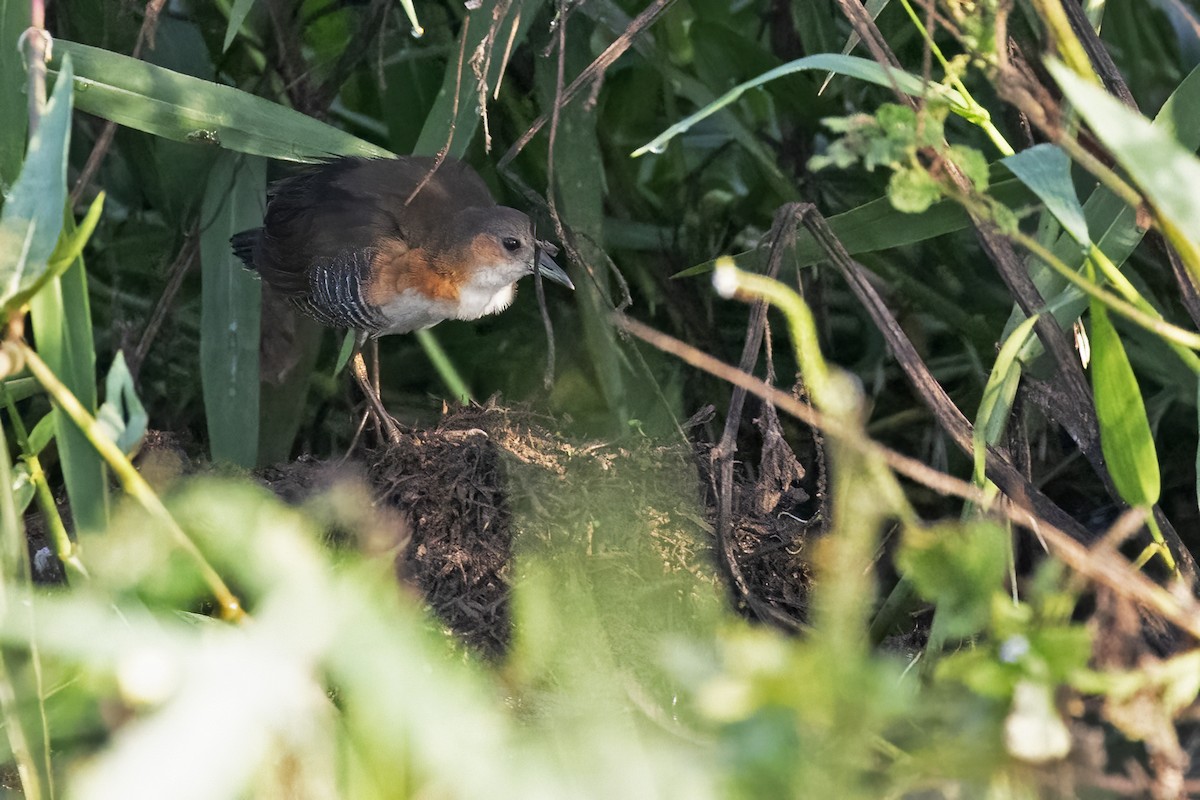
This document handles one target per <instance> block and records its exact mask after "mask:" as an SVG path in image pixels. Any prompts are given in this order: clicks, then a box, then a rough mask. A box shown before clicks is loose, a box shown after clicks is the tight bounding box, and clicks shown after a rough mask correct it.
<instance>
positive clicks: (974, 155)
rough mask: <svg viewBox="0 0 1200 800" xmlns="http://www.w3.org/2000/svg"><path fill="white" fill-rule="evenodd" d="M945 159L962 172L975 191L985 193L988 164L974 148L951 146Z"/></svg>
mask: <svg viewBox="0 0 1200 800" xmlns="http://www.w3.org/2000/svg"><path fill="white" fill-rule="evenodd" d="M946 157H947V158H948V159H949V160H950V161H952V162H954V164H955V165H957V166H958V168H959V169H961V170H962V171H963V174H964V175H966V176H967V179H968V180H970V181H971V186H972V187H973V188H974V189H975V191H977V192H986V191H987V187H988V163H987V158H986V157H985V156H984V155H983V153H981V152H979V151H978V150H976V149H975V148H974V147H966V146H964V145H959V144H952V145H950V147H949V148H947V150H946Z"/></svg>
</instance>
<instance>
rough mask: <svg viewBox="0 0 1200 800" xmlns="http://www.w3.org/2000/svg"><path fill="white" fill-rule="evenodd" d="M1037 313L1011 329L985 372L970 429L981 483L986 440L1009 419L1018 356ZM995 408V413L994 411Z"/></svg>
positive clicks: (993, 437) (1018, 374) (992, 439)
mask: <svg viewBox="0 0 1200 800" xmlns="http://www.w3.org/2000/svg"><path fill="white" fill-rule="evenodd" d="M1037 320H1038V315H1037V314H1034V315H1033V316H1032V317H1030V318H1029V319H1027V320H1025V321H1024V322H1022V323H1021V324H1020V326H1018V327H1017V329H1016V330H1014V331H1013V332H1012V333H1011V334H1010V335H1009V337H1008V338H1007V339H1005V340H1004V346H1002V347H1001V348H1000V353H999V354H998V355H997V356H996V363H995V364H994V365H993V366H992V371H991V373H990V374H989V375H988V380H987V386H985V387H984V389H983V399H982V400H980V402H979V413H978V414H976V416H975V428H974V430H973V431H972V432H971V446H972V449H973V450H974V457H975V474H974V476H973V480H974V481H975V483H976V484H977V485H979V486H982V485H983V484H984V482H985V481H986V479H987V476H986V473H985V470H984V467H985V464H986V458H987V447H986V445H988V444H995V443H996V440H997V439H998V438H999V437H1000V434H1001V432H1003V430H1004V426H1005V424H1006V423H1007V422H1008V412H1009V409H1011V408H1012V402H1013V398H1014V397H1015V396H1016V394H1017V384H1018V383H1019V382H1020V379H1021V364H1020V362H1019V361H1017V356H1018V354H1019V353H1020V352H1021V349H1022V348H1023V347H1024V346H1025V341H1026V340H1027V339H1028V338H1029V337H1030V335H1032V333H1033V326H1034V325H1035V324H1036V323H1037ZM997 412H998V413H997Z"/></svg>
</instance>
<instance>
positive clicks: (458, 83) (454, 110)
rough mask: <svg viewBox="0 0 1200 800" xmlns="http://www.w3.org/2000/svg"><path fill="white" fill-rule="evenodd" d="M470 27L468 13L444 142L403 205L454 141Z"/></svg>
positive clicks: (430, 176)
mask: <svg viewBox="0 0 1200 800" xmlns="http://www.w3.org/2000/svg"><path fill="white" fill-rule="evenodd" d="M470 29H471V15H470V14H468V15H467V17H466V19H464V20H463V26H462V34H461V38H462V41H461V42H459V45H458V70H457V72H456V73H455V75H454V98H453V100H452V102H451V104H450V129H449V130H448V131H446V143H445V144H443V145H442V147H441V149H440V150H438V151H437V155H435V156H434V158H433V166H432V167H430V168H429V172H427V173H425V177H424V178H421V182H420V183H418V184H417V186H416V188H415V189H413V190H412V193H411V194H409V196H408V197H407V198H405V200H404V205H406V206H407V205H408V204H410V203H411V202H412V201H413V200H415V199H416V197H417V195H419V194H420V193H421V190H422V189H424V188H425V187H426V186H427V185H428V184H429V182H430V181H431V180H433V176H434V174H435V173H436V172H437V171H438V169H439V168H441V166H442V164H443V163H444V162H445V160H446V156H447V154H449V152H450V145H451V144H453V142H454V131H455V129H457V127H458V101H459V97H460V93H461V92H462V74H463V69H464V68H465V67H466V60H465V59H466V57H467V32H468V31H469V30H470Z"/></svg>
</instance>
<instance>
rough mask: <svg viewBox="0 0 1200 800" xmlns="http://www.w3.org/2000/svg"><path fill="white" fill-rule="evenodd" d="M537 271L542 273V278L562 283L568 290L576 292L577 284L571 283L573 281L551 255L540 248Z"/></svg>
mask: <svg viewBox="0 0 1200 800" xmlns="http://www.w3.org/2000/svg"><path fill="white" fill-rule="evenodd" d="M537 271H538V272H540V273H542V277H543V278H545V279H546V280H550V281H554V282H555V283H561V284H562V285H563V286H565V287H567V288H568V289H570V290H572V291H574V290H575V284H573V283H571V279H570V278H569V277H567V273H566V272H564V271H563V268H562V267H560V266H559V265H558V264H557V263H555V261H554V259H553V258H551V257H550V254H549V253H547V252H546V251H545V250H543V249H542V248H540V247H539V248H538V251H537Z"/></svg>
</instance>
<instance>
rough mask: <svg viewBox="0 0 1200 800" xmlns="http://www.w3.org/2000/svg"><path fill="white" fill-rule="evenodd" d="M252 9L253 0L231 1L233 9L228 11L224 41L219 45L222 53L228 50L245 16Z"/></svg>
mask: <svg viewBox="0 0 1200 800" xmlns="http://www.w3.org/2000/svg"><path fill="white" fill-rule="evenodd" d="M253 7H254V0H233V7H232V8H230V9H229V24H228V25H227V26H225V41H224V42H222V43H221V52H222V53H224V52H225V51H226V50H228V49H229V45H231V44H233V40H234V39H236V38H237V33H238V31H239V30H241V28H242V23H243V22H245V21H246V15H247V14H249V13H250V9H251V8H253Z"/></svg>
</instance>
